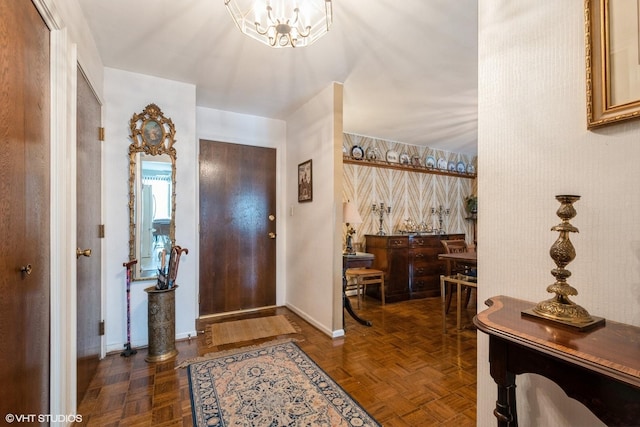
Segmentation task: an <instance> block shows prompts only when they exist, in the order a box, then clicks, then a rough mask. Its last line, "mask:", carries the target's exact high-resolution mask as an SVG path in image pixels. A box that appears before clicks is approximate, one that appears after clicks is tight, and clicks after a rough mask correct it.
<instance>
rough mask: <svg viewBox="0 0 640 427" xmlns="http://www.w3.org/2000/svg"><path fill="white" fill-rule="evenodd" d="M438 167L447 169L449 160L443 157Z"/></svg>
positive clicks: (439, 160)
mask: <svg viewBox="0 0 640 427" xmlns="http://www.w3.org/2000/svg"><path fill="white" fill-rule="evenodd" d="M438 169H443V170H447V161H446V160H445V159H444V158H442V157H440V158H439V159H438Z"/></svg>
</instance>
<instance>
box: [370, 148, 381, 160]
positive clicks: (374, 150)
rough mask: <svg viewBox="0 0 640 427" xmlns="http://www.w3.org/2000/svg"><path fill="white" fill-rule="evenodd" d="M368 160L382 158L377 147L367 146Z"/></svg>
mask: <svg viewBox="0 0 640 427" xmlns="http://www.w3.org/2000/svg"><path fill="white" fill-rule="evenodd" d="M367 160H381V159H380V152H379V151H378V149H377V148H375V147H370V148H367Z"/></svg>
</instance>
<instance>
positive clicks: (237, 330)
mask: <svg viewBox="0 0 640 427" xmlns="http://www.w3.org/2000/svg"><path fill="white" fill-rule="evenodd" d="M298 332H300V329H299V328H296V327H295V326H294V325H293V324H292V323H291V322H290V321H289V319H287V317H286V316H284V315H282V314H280V315H276V316H267V317H257V318H254V319H244V320H234V321H231V322H221V323H212V324H210V325H209V327H208V328H207V329H206V336H205V340H206V343H207V346H208V347H211V346H218V345H223V344H231V343H238V342H243V341H252V340H257V339H261V338H269V337H275V336H279V335H287V334H295V333H298Z"/></svg>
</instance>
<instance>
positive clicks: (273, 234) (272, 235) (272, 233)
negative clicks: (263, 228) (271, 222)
mask: <svg viewBox="0 0 640 427" xmlns="http://www.w3.org/2000/svg"><path fill="white" fill-rule="evenodd" d="M269 238H270V239H275V238H276V233H274V232H273V231H272V232H270V233H269Z"/></svg>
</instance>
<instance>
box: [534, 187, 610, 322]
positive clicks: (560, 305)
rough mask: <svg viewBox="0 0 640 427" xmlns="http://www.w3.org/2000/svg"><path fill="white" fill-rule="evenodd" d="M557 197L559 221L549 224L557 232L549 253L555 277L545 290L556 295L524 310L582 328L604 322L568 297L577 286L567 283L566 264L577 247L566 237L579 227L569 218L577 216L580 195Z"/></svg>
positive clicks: (574, 291) (574, 254) (568, 273)
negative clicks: (553, 281) (557, 234)
mask: <svg viewBox="0 0 640 427" xmlns="http://www.w3.org/2000/svg"><path fill="white" fill-rule="evenodd" d="M556 200H558V201H559V202H560V207H559V208H558V211H557V212H556V214H557V215H558V216H559V217H560V219H562V222H561V223H560V224H558V225H556V226H554V227H552V228H551V231H558V232H559V233H560V236H558V239H557V240H556V241H555V243H554V244H553V245H552V246H551V249H549V255H550V256H551V258H552V259H553V261H554V262H555V263H556V268H554V269H553V270H551V274H552V275H553V277H555V278H556V281H555V283H553V284H552V285H549V286H548V287H547V292H549V293H555V294H556V296H555V297H554V298H551V299H548V300H546V301H542V302H540V303H538V304H537V305H536V306H535V307H534V308H533V309H532V310H527V311H524V312H523V313H524V314H529V315H533V316H537V317H541V318H544V319H549V320H553V321H556V322H561V323H563V324H566V325H569V326H574V327H577V328H580V329H585V328H589V327H592V326H595V325H598V324H600V323H602V322H604V319H602V318H599V317H592V316H591V315H590V314H589V312H588V311H587V310H585V309H584V308H582V307H581V306H579V305H577V304H576V303H574V302H573V301H571V300H570V299H569V296H572V295H578V291H577V290H576V288H574V287H573V286H571V285H569V283H567V278H569V277H570V276H571V272H570V271H569V270H567V269H566V268H565V267H566V266H567V264H569V263H570V262H571V261H573V260H574V259H575V257H576V250H575V248H574V247H573V244H572V243H571V240H570V239H569V233H578V229H577V228H576V227H574V226H573V225H571V224H570V223H569V220H570V219H572V218H574V217H575V216H576V210H575V208H574V207H573V204H574V203H575V202H577V201H578V200H580V196H573V195H560V196H556Z"/></svg>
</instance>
